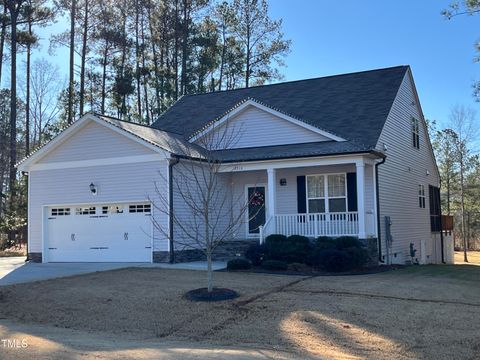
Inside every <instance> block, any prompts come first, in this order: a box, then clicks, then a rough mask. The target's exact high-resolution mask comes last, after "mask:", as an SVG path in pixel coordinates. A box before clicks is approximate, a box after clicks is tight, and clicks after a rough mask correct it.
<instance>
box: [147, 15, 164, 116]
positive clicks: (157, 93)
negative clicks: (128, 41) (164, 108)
mask: <svg viewBox="0 0 480 360" xmlns="http://www.w3.org/2000/svg"><path fill="white" fill-rule="evenodd" d="M147 11H148V12H147V17H148V28H149V30H150V42H151V45H152V55H153V69H154V73H155V79H154V82H155V100H156V103H157V115H158V113H159V112H160V111H161V104H160V89H159V86H160V85H159V82H158V80H159V78H160V73H159V71H158V56H157V49H156V46H155V37H154V32H153V22H152V21H153V19H152V9H151V7H150V6H148V7H147ZM160 48H161V50H160V56H161V57H163V47H162V46H160Z"/></svg>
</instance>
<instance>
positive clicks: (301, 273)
mask: <svg viewBox="0 0 480 360" xmlns="http://www.w3.org/2000/svg"><path fill="white" fill-rule="evenodd" d="M404 267H405V265H379V266H374V267H369V268H365V269H358V270H352V271H345V272H327V271H321V270H315V269H310V270H307V271H294V270H283V271H280V270H278V271H275V270H266V269H263V268H261V267H257V266H254V267H253V268H251V269H248V270H228V269H221V270H217V271H219V272H241V273H256V274H272V275H297V276H350V275H369V274H377V273H382V272H386V271H391V270H398V269H402V268H404Z"/></svg>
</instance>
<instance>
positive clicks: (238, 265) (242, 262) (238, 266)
mask: <svg viewBox="0 0 480 360" xmlns="http://www.w3.org/2000/svg"><path fill="white" fill-rule="evenodd" d="M251 267H252V263H251V262H250V260H247V259H243V258H238V259H233V260H230V261H229V262H228V263H227V269H228V270H248V269H250V268H251Z"/></svg>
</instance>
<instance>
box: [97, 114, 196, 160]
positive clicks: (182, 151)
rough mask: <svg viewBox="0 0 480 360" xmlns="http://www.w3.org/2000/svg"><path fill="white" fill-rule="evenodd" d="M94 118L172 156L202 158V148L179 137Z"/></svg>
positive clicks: (103, 118) (101, 117) (117, 120)
mask: <svg viewBox="0 0 480 360" xmlns="http://www.w3.org/2000/svg"><path fill="white" fill-rule="evenodd" d="M95 116H97V117H99V118H100V119H102V120H103V121H106V122H108V123H109V124H112V125H114V126H116V127H118V128H120V129H122V130H124V131H127V132H129V133H131V134H133V135H135V136H138V137H139V138H141V139H143V140H145V141H147V142H149V143H151V144H152V145H155V146H158V147H160V148H162V149H164V150H167V151H168V152H171V153H173V154H178V155H185V156H188V157H195V158H201V157H202V148H201V147H200V146H198V145H196V144H192V143H189V142H188V141H187V140H185V139H184V138H183V137H182V136H180V135H177V134H173V133H168V132H166V131H162V130H158V129H154V128H151V127H149V126H146V125H140V124H135V123H132V122H128V121H123V120H119V119H116V118H112V117H110V116H104V115H100V114H95Z"/></svg>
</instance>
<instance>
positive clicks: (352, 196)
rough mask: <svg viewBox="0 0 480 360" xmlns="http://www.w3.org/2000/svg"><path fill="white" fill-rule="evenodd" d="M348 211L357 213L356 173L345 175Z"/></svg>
mask: <svg viewBox="0 0 480 360" xmlns="http://www.w3.org/2000/svg"><path fill="white" fill-rule="evenodd" d="M347 197H348V211H358V206H357V173H347Z"/></svg>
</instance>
